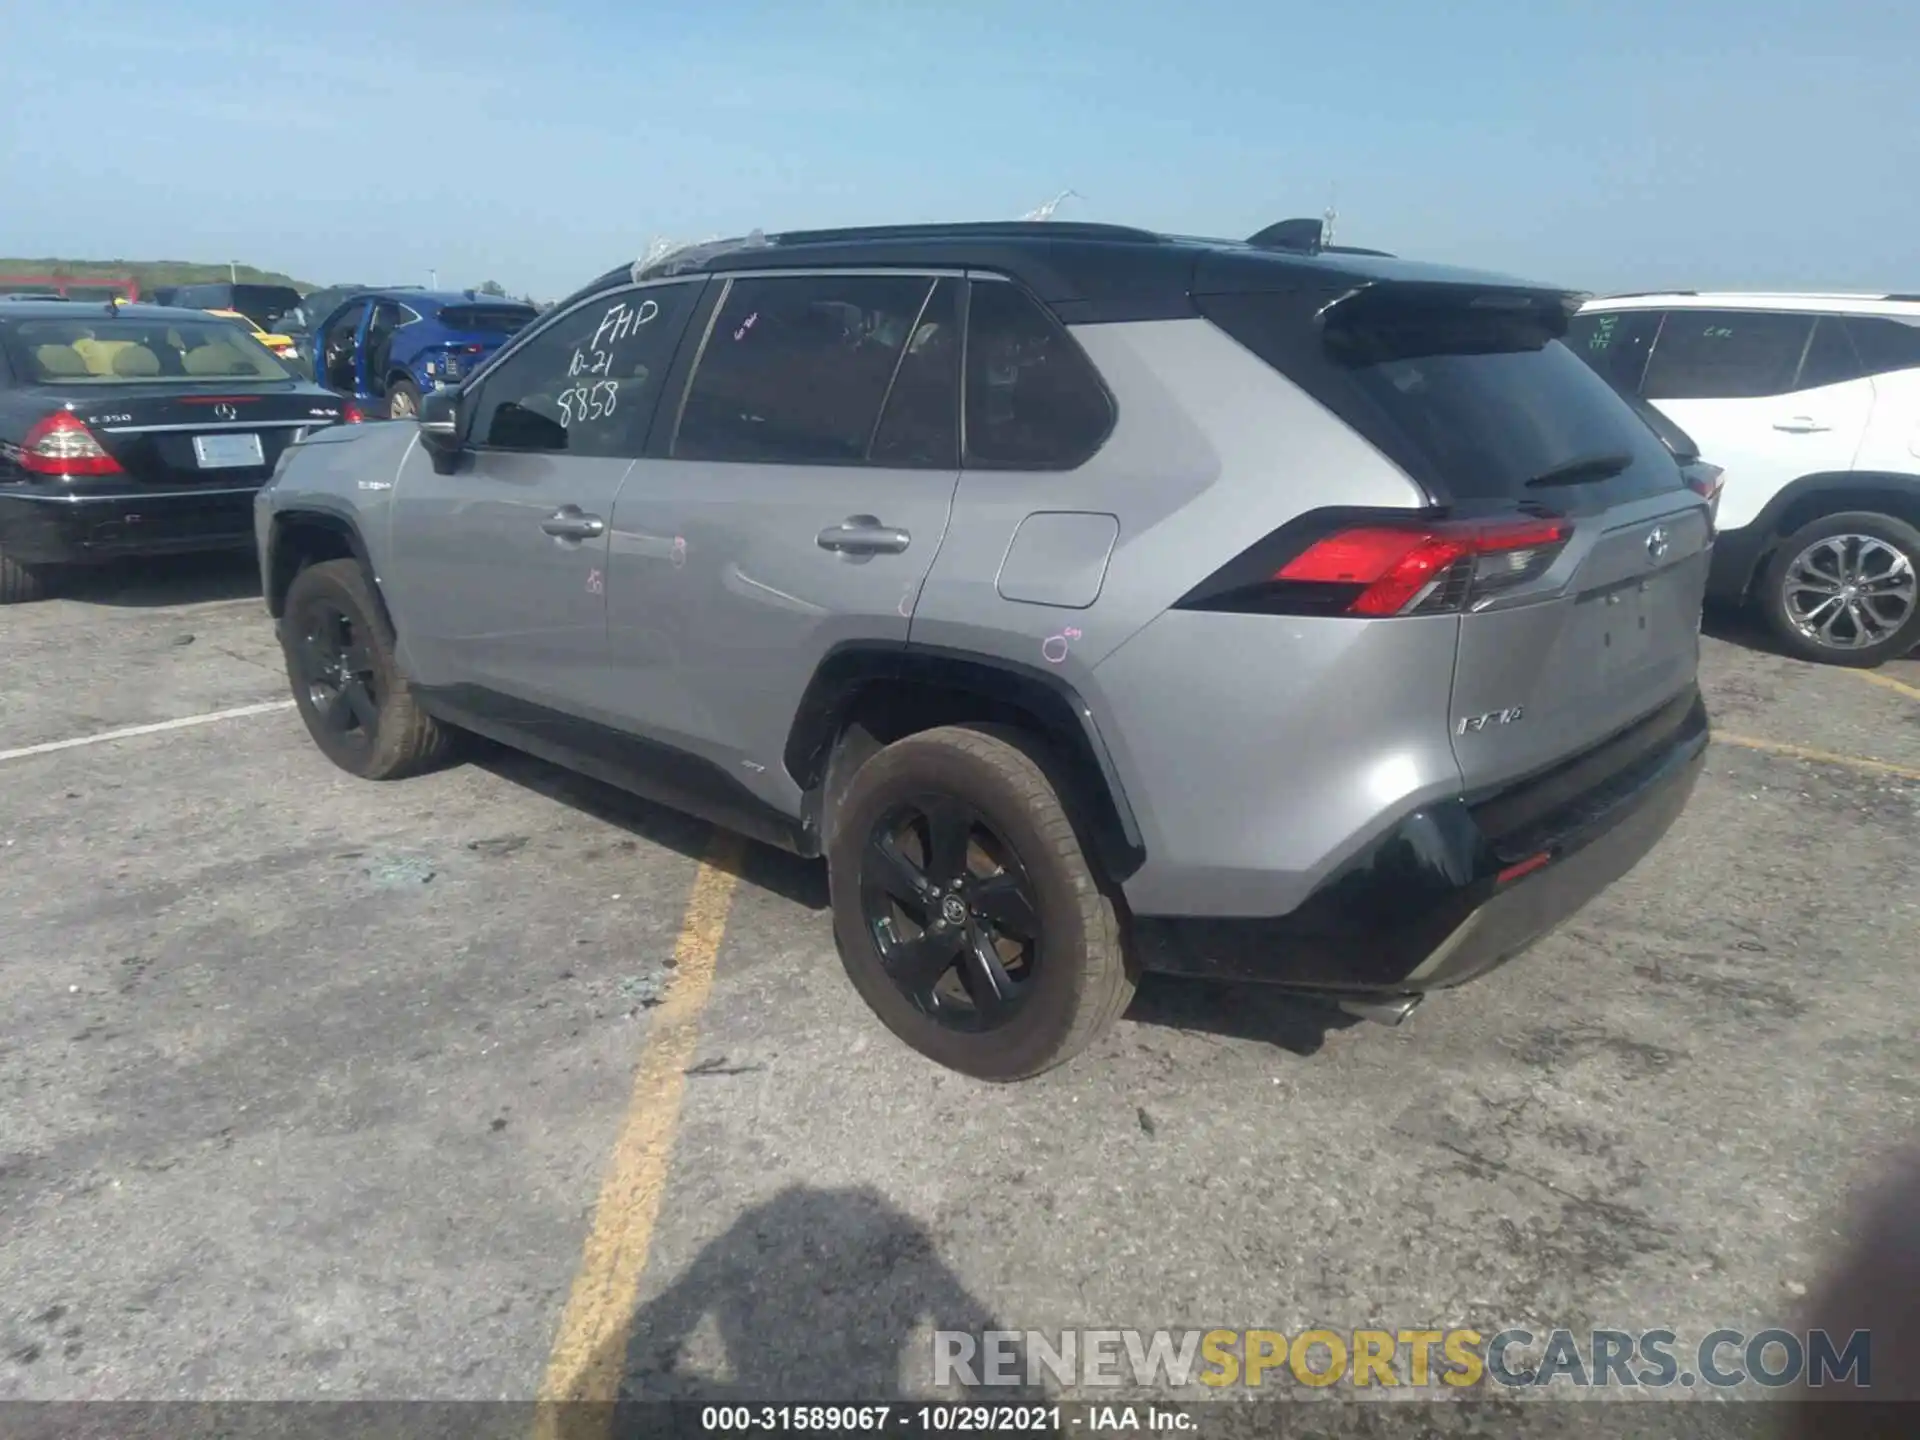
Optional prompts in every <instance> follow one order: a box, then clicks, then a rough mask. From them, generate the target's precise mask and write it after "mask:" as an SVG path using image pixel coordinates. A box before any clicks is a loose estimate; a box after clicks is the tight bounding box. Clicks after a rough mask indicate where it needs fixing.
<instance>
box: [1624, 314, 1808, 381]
mask: <svg viewBox="0 0 1920 1440" xmlns="http://www.w3.org/2000/svg"><path fill="white" fill-rule="evenodd" d="M1812 334H1813V317H1812V316H1811V315H1785V314H1781V313H1780V312H1778V311H1771V310H1672V311H1669V312H1668V314H1667V321H1666V324H1664V325H1662V326H1661V327H1660V343H1659V344H1657V345H1655V346H1654V347H1653V358H1652V360H1651V361H1650V362H1649V363H1648V365H1647V378H1646V381H1645V384H1644V385H1643V386H1642V390H1643V393H1644V394H1645V395H1646V397H1647V398H1648V399H1649V400H1732V399H1740V398H1746V397H1752V396H1759V395H1784V394H1786V393H1787V391H1789V390H1791V389H1792V388H1793V385H1794V377H1795V376H1796V375H1798V374H1799V373H1800V357H1801V355H1802V354H1803V353H1804V352H1805V351H1806V348H1807V342H1808V340H1809V339H1811V338H1812Z"/></svg>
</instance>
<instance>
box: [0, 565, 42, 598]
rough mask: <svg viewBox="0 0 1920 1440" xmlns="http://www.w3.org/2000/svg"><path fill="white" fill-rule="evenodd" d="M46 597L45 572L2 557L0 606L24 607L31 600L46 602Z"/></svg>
mask: <svg viewBox="0 0 1920 1440" xmlns="http://www.w3.org/2000/svg"><path fill="white" fill-rule="evenodd" d="M46 595H47V576H46V572H45V571H43V570H38V569H35V568H34V567H33V566H31V565H22V564H21V563H20V562H19V561H18V560H12V559H9V558H8V557H7V556H5V555H0V605H22V604H25V603H26V602H27V601H29V600H44V599H45V598H46Z"/></svg>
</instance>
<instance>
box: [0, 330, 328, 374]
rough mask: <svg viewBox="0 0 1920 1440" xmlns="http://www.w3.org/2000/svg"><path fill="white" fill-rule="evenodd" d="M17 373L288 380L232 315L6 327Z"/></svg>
mask: <svg viewBox="0 0 1920 1440" xmlns="http://www.w3.org/2000/svg"><path fill="white" fill-rule="evenodd" d="M0 348H4V349H5V350H6V352H7V359H8V361H9V362H11V364H12V365H13V368H14V371H15V373H16V374H18V375H21V376H23V377H24V378H25V379H26V380H27V381H28V383H30V384H40V385H150V384H156V383H162V384H163V383H167V382H170V381H171V382H179V383H186V384H191V383H193V382H196V381H201V380H222V379H224V380H290V379H292V378H293V377H292V375H291V374H290V373H289V372H288V370H287V368H286V367H285V366H284V365H282V364H281V363H280V362H279V361H278V360H276V359H275V358H274V356H273V352H272V351H270V350H268V349H267V348H266V347H265V346H264V345H262V344H260V342H259V341H257V340H255V339H254V338H253V336H252V334H251V333H250V332H249V331H247V330H245V329H243V328H241V327H240V326H239V325H237V324H236V323H234V322H232V321H227V320H218V319H215V318H214V317H212V316H208V317H207V318H206V319H205V320H171V319H168V320H132V319H107V318H105V317H100V318H97V319H96V318H92V317H84V316H83V317H76V318H73V319H65V318H63V319H59V320H23V321H20V322H18V323H15V324H10V325H6V326H3V327H0Z"/></svg>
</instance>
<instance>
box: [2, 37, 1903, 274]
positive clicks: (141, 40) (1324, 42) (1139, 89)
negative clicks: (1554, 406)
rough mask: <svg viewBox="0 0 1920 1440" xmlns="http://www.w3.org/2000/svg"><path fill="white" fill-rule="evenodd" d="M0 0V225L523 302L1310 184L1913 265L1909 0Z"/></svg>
mask: <svg viewBox="0 0 1920 1440" xmlns="http://www.w3.org/2000/svg"><path fill="white" fill-rule="evenodd" d="M4 8H5V11H6V14H5V18H4V19H3V20H0V53H4V54H5V55H6V56H7V57H8V63H7V78H6V81H5V83H4V85H0V196H5V197H6V199H5V202H4V205H0V253H6V254H15V255H18V254H23V253H24V254H28V255H45V254H63V255H68V256H75V257H85V258H100V259H105V258H111V257H114V256H123V257H132V258H138V259H160V258H168V259H190V260H226V259H230V258H234V259H240V260H242V261H246V262H249V263H253V264H258V265H262V266H266V267H268V268H273V269H281V270H286V271H288V272H290V273H292V274H294V275H296V276H299V277H300V278H302V279H305V280H309V281H313V282H316V283H324V282H329V281H360V282H393V283H400V282H422V281H424V280H425V279H426V278H427V272H428V271H429V270H430V269H432V270H437V271H438V274H439V278H440V280H441V282H442V283H443V284H459V285H470V284H478V283H479V282H480V281H482V280H484V279H489V278H494V279H498V280H500V281H501V282H502V283H503V284H505V285H507V286H508V287H509V288H510V289H512V290H513V291H515V292H516V293H518V292H521V291H527V290H530V291H532V292H533V293H534V294H535V295H536V296H539V297H542V298H545V297H550V296H554V295H557V294H560V293H563V292H565V291H567V290H570V289H571V288H573V287H574V286H575V285H576V284H578V283H580V282H581V281H583V280H585V279H587V278H589V277H590V276H591V275H593V274H595V273H598V272H600V271H602V270H604V269H606V268H608V267H609V266H610V265H612V264H615V263H618V262H619V261H621V260H623V259H629V258H631V257H633V256H634V255H636V254H638V253H639V252H640V251H641V250H642V249H644V248H645V246H646V244H647V242H648V240H649V238H651V237H653V236H656V235H667V236H672V237H674V238H681V239H697V238H702V237H704V236H707V235H712V234H724V233H738V232H743V231H746V230H750V229H752V228H754V227H755V226H760V227H762V228H765V229H767V230H770V231H771V230H778V229H781V228H788V229H792V228H799V227H804V226H812V225H823V224H855V223H870V222H883V221H902V220H931V219H979V218H990V217H997V216H1013V215H1017V214H1019V213H1021V212H1022V211H1024V210H1027V209H1030V208H1031V207H1033V206H1035V205H1038V204H1040V203H1041V202H1042V201H1044V200H1046V199H1047V198H1048V197H1049V196H1051V195H1052V194H1053V193H1054V192H1056V191H1058V190H1060V189H1062V188H1065V187H1068V186H1071V187H1072V188H1073V189H1074V190H1076V191H1078V192H1079V193H1080V194H1081V195H1082V196H1084V197H1085V198H1084V199H1077V200H1069V201H1067V202H1066V204H1065V205H1063V206H1062V207H1061V209H1060V212H1059V213H1060V217H1061V218H1063V219H1069V218H1070V219H1085V220H1111V221H1120V222H1127V223H1133V224H1143V225H1147V226H1150V227H1160V228H1166V229H1174V230H1180V231H1185V232H1189V233H1192V232H1203V233H1223V234H1233V235H1244V234H1247V233H1250V232H1251V231H1253V230H1254V229H1256V228H1258V227H1259V226H1261V225H1264V224H1266V223H1268V222H1270V221H1273V220H1276V219H1282V218H1285V217H1288V216H1294V215H1311V214H1317V213H1318V212H1319V211H1321V210H1322V209H1324V208H1325V206H1326V204H1327V202H1328V198H1329V194H1330V193H1331V192H1332V191H1333V190H1334V187H1336V186H1337V194H1338V205H1339V210H1340V217H1341V218H1340V238H1341V239H1343V240H1346V241H1349V242H1351V243H1354V244H1362V245H1367V244H1371V245H1375V246H1379V247H1382V248H1385V249H1389V250H1394V251H1396V252H1398V253H1400V254H1403V255H1409V256H1418V257H1421V258H1431V259H1436V260H1445V261H1452V262H1455V263H1463V264H1471V265H1477V266H1484V267H1489V268H1496V269H1503V270H1509V271H1514V272H1518V273H1522V274H1525V275H1528V276H1531V277H1536V278H1539V279H1542V280H1547V281H1552V282H1555V283H1562V284H1567V285H1573V286H1579V287H1582V288H1587V289H1600V290H1608V289H1626V288H1653V287H1656V286H1664V285H1684V286H1700V287H1705V286H1730V287H1731V286H1746V287H1756V288H1792V287H1808V288H1829V289H1877V288H1881V287H1886V288H1897V289H1905V290H1920V243H1917V242H1920V183H1917V181H1920V83H1916V71H1915V64H1916V56H1920V6H1916V5H1913V4H1911V3H1905V4H1902V3H1899V0H1887V3H1881V4H1874V3H1867V0H1832V3H1827V4H1822V5H1813V4H1794V3H1787V0H1748V3H1744V4H1735V3H1730V0H1665V3H1654V0H1610V3H1588V0H1537V3H1534V4H1524V3H1506V4H1494V3H1485V0H1453V3H1450V4H1445V5H1439V4H1433V3H1431V0H1428V3H1419V4H1415V3H1369V0H1345V3H1322V4H1317V5H1312V6H1304V5H1296V4H1284V3H1277V4H1276V3H1268V4H1261V3H1258V0H1237V3H1219V0H1180V3H1167V0H1156V3H1145V0H1107V3H1103V4H1092V3H1078V0H1026V3H1015V0H968V3H965V4H936V3H934V0H922V3H919V4H912V3H893V4H885V3H880V0H840V3H815V4H810V3H806V0H791V3H788V4H762V3H746V0H739V3H727V0H708V3H704V4H694V3H691V0H684V3H680V4H671V5H666V4H658V3H642V0H630V3H619V0H542V3H533V0H518V3H512V0H508V3H488V0H468V3H462V4H454V3H443V0H407V3H399V0H396V3H391V4H387V5H382V6H364V5H353V6H341V7H321V6H310V5H300V6H295V5H288V4H284V3H252V4H234V3H213V0H94V3H90V4H87V5H84V6H78V5H64V6H55V5H53V4H50V3H43V0H7V3H6V5H5V7H4ZM322 16H325V17H326V18H325V19H322V18H320V17H322Z"/></svg>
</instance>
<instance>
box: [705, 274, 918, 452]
mask: <svg viewBox="0 0 1920 1440" xmlns="http://www.w3.org/2000/svg"><path fill="white" fill-rule="evenodd" d="M934 288H935V282H934V280H933V278H932V277H931V276H926V275H779V276H748V277H744V278H741V279H736V280H734V281H732V282H731V283H730V284H729V286H728V288H727V292H726V296H725V298H724V299H723V300H722V302H721V304H720V306H719V307H718V310H717V312H716V314H715V316H714V319H713V324H712V328H711V330H710V332H709V333H708V335H707V340H706V345H705V348H704V349H703V351H702V353H701V356H700V363H699V366H698V367H697V368H696V369H695V371H694V374H693V382H692V384H691V385H690V386H689V388H688V390H687V398H686V403H685V405H684V406H683V407H682V410H681V416H680V425H679V431H678V433H677V434H676V436H675V437H674V443H673V455H674V457H675V458H676V459H681V460H733V461H749V462H758V463H762V464H789V465H863V464H866V463H869V457H870V447H871V446H872V445H873V443H874V440H875V437H876V432H877V431H878V429H879V427H880V422H881V418H882V417H881V407H882V405H883V403H884V402H885V401H886V398H887V395H888V391H889V389H890V388H891V387H892V385H893V383H894V377H895V373H896V371H898V370H900V369H901V368H903V361H904V360H905V359H906V358H907V357H908V353H909V343H908V342H909V341H910V340H918V341H922V345H921V350H922V351H923V352H924V351H925V350H926V347H927V346H928V345H930V344H931V337H928V336H925V327H924V321H923V314H924V311H925V309H926V307H927V305H928V302H929V301H930V299H931V298H932V295H933V291H934ZM937 353H938V352H934V353H933V354H931V355H923V356H922V357H921V358H923V359H928V360H931V359H934V358H936V357H937ZM904 403H905V397H903V404H904ZM902 423H903V424H904V423H905V422H904V421H903V422H902ZM889 443H900V444H906V445H907V446H908V448H911V447H912V444H913V442H912V441H910V440H906V439H902V440H900V441H893V440H890V442H889ZM889 463H892V462H889Z"/></svg>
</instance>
